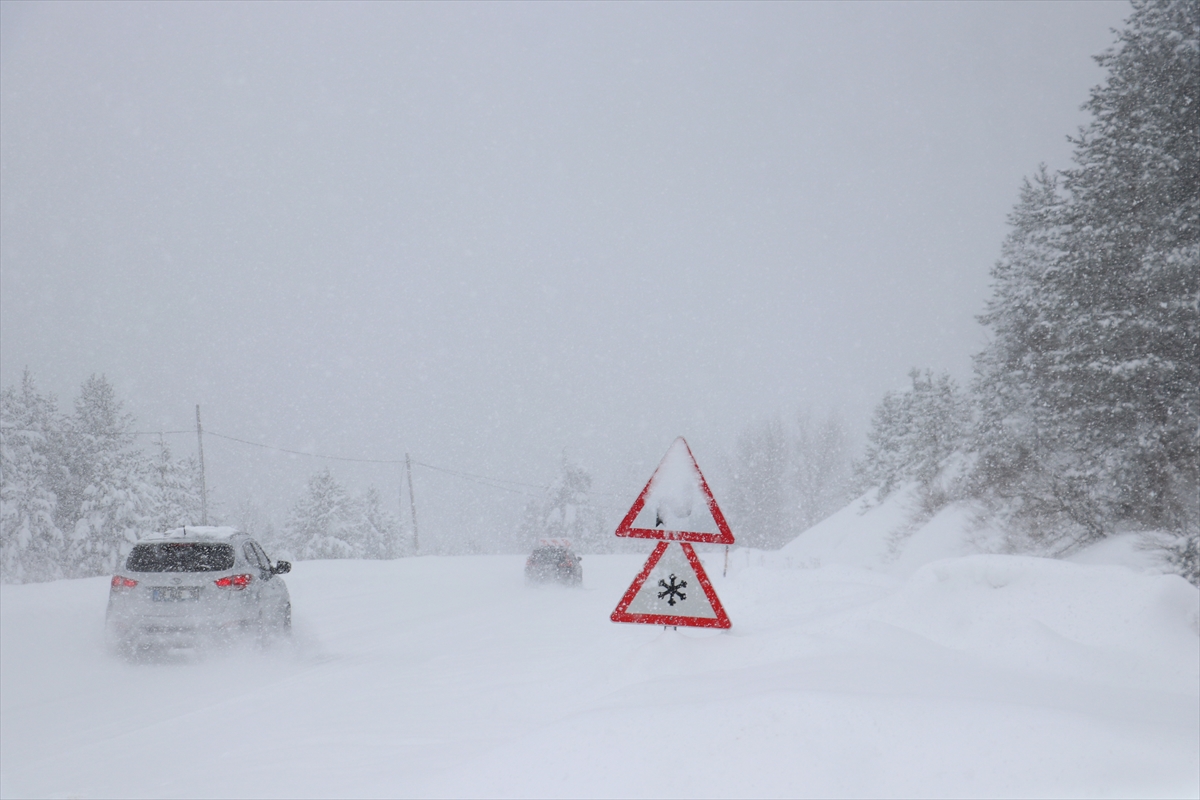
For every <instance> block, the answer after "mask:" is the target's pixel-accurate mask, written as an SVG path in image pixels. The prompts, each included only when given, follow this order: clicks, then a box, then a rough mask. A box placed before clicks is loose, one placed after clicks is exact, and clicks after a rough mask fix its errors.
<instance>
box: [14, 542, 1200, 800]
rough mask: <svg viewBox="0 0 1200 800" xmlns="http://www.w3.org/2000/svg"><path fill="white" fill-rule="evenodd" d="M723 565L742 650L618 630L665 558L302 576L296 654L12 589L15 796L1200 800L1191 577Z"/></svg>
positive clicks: (89, 588) (487, 560) (716, 564)
mask: <svg viewBox="0 0 1200 800" xmlns="http://www.w3.org/2000/svg"><path fill="white" fill-rule="evenodd" d="M830 538H831V539H832V538H833V537H830ZM652 546H653V543H651V542H647V543H646V550H647V553H648V552H649V550H650V549H651V547H652ZM721 557H722V554H721V553H720V552H718V551H713V552H711V553H709V554H708V555H707V556H706V563H707V567H708V571H709V573H710V575H711V576H712V578H713V583H714V586H715V588H716V590H717V592H718V593H719V594H720V596H721V599H722V601H723V602H724V604H725V606H726V608H727V609H728V611H729V614H730V616H731V618H732V620H733V626H734V627H733V629H732V631H730V632H728V633H716V632H710V631H683V630H680V631H664V630H663V629H662V628H657V627H650V626H636V625H616V624H613V623H611V622H609V621H608V614H609V612H611V611H612V609H613V608H614V607H615V606H616V603H617V601H618V600H619V598H620V597H621V595H622V593H623V592H624V590H625V588H626V587H627V586H628V584H629V582H630V581H631V580H632V579H633V577H634V575H635V574H636V573H637V571H638V569H639V567H640V566H641V563H642V560H643V559H644V556H636V555H635V556H629V555H611V556H588V557H585V559H584V562H583V563H584V586H583V588H582V589H578V590H571V589H564V588H560V587H544V588H530V587H527V586H526V585H525V584H524V580H523V577H522V563H523V559H522V558H521V557H510V556H472V557H459V558H451V557H442V558H434V557H429V558H414V559H405V560H400V561H391V562H364V561H349V560H345V561H326V562H301V563H299V564H297V565H296V566H295V569H294V571H293V573H292V574H291V575H289V576H288V577H287V581H288V583H289V586H290V587H291V590H292V596H293V603H294V607H295V624H296V634H295V637H294V641H293V642H292V644H291V645H290V646H284V647H279V648H276V649H274V650H270V651H267V652H257V651H253V650H251V651H249V652H240V651H234V652H222V651H217V652H211V653H204V654H201V657H199V658H191V659H183V660H178V661H173V660H164V661H163V662H161V663H149V664H129V663H125V662H124V661H121V660H119V659H116V658H114V657H111V656H109V655H108V654H107V653H106V652H105V651H104V648H103V645H102V639H101V635H100V630H101V626H102V623H103V615H104V599H105V594H106V591H107V582H106V581H105V580H104V579H89V580H79V581H58V582H54V583H46V584H30V585H24V586H3V587H0V750H2V751H3V754H4V757H3V759H2V760H0V795H3V796H5V797H47V796H74V797H104V796H123V797H186V796H212V797H234V796H237V797H245V796H251V797H254V796H263V797H272V796H295V797H330V796H360V797H380V796H445V797H472V796H488V797H502V796H522V797H550V796H553V797H564V796H670V797H680V796H696V797H730V796H737V797H744V796H762V797H772V796H788V797H808V796H822V797H861V796H873V797H904V796H921V797H944V796H958V797H970V796H974V797H979V796H999V795H1003V796H1013V797H1020V796H1047V795H1052V796H1128V795H1139V796H1146V795H1156V796H1191V797H1195V796H1196V795H1197V793H1198V792H1200V777H1198V776H1200V755H1198V754H1200V664H1198V661H1200V639H1198V634H1197V624H1198V623H1197V619H1198V615H1200V610H1198V606H1200V594H1198V593H1197V591H1196V589H1195V588H1194V587H1192V586H1190V585H1189V584H1187V583H1186V582H1184V581H1183V580H1182V579H1179V578H1177V577H1174V576H1161V575H1151V574H1140V573H1138V572H1135V571H1133V570H1129V569H1126V568H1119V567H1111V566H1096V565H1090V564H1078V563H1071V562H1066V561H1049V560H1045V559H1036V558H1020V557H1013V556H995V555H982V556H980V555H975V556H966V557H955V558H950V559H942V560H938V561H934V562H931V563H929V564H927V565H925V566H923V567H920V568H917V569H914V570H913V572H912V573H911V574H910V575H908V576H901V575H897V574H895V573H893V572H888V571H886V570H880V569H865V568H863V567H860V566H853V565H848V564H836V563H827V564H824V565H822V566H820V567H815V568H805V569H782V568H778V567H768V566H761V565H750V566H743V567H742V568H741V569H739V570H735V571H731V574H730V575H729V577H728V578H723V577H722V576H721V567H722V564H721Z"/></svg>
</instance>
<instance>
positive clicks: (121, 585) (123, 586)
mask: <svg viewBox="0 0 1200 800" xmlns="http://www.w3.org/2000/svg"><path fill="white" fill-rule="evenodd" d="M135 586H137V581H135V580H132V579H131V578H124V577H122V576H120V575H113V579H112V590H113V591H114V592H127V591H129V590H130V589H132V588H133V587H135Z"/></svg>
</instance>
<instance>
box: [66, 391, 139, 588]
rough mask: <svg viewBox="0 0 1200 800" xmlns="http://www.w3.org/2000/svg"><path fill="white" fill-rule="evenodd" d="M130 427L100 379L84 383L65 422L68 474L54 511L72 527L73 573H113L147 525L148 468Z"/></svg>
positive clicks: (130, 420) (70, 567) (130, 419)
mask: <svg viewBox="0 0 1200 800" xmlns="http://www.w3.org/2000/svg"><path fill="white" fill-rule="evenodd" d="M132 425H133V417H132V415H130V414H128V413H126V412H125V411H124V409H123V404H122V403H121V401H120V400H118V399H117V397H116V392H114V391H113V388H112V385H111V384H109V382H108V381H107V380H106V379H105V378H104V376H103V375H101V376H96V375H93V376H91V377H90V378H88V379H87V380H86V381H84V383H83V386H82V387H81V388H80V392H79V397H78V398H77V399H76V401H75V415H74V416H73V417H72V418H71V419H70V420H69V428H68V434H67V437H66V443H67V446H68V448H69V451H70V457H69V460H68V465H69V474H68V481H67V484H66V491H65V493H64V495H63V496H60V498H59V509H58V513H59V518H60V520H62V519H65V520H68V521H69V522H70V525H71V527H70V531H71V532H70V537H69V538H70V543H69V548H68V567H67V569H68V572H69V573H71V574H73V575H76V576H86V575H100V574H103V573H106V572H111V571H112V570H113V568H114V567H115V566H116V563H117V559H118V557H119V555H120V553H121V551H122V550H123V549H124V548H125V547H126V546H127V545H128V544H129V543H131V542H134V541H136V540H137V538H138V536H139V535H140V534H141V533H143V532H145V531H146V530H147V529H148V528H149V527H151V525H150V509H151V506H152V502H153V500H152V495H153V490H152V488H151V486H150V484H149V480H148V478H149V465H148V463H147V461H146V458H145V456H144V455H143V454H142V452H141V451H140V450H137V449H136V448H135V447H134V437H133V436H132V435H131V434H130V433H129V430H130V428H131V427H132Z"/></svg>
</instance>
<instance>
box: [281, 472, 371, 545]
mask: <svg viewBox="0 0 1200 800" xmlns="http://www.w3.org/2000/svg"><path fill="white" fill-rule="evenodd" d="M351 506H352V500H351V497H350V494H349V492H347V491H346V489H345V487H343V486H342V485H341V484H340V483H338V482H337V481H336V480H335V479H334V477H333V475H332V474H331V473H330V472H329V470H327V469H324V470H321V471H320V472H317V473H315V474H314V475H313V476H312V477H310V478H309V479H308V486H307V487H306V489H305V493H304V494H303V495H302V496H301V497H300V499H299V500H298V501H297V502H296V504H295V505H294V506H293V507H292V512H291V514H290V515H289V516H288V521H287V530H286V533H285V536H286V539H287V543H288V546H289V549H291V550H292V552H294V553H296V554H297V555H298V557H299V558H304V559H319V558H359V557H361V555H362V552H361V548H360V547H357V546H356V542H355V539H356V538H357V535H356V534H357V532H356V531H355V530H354V528H353V526H352V524H351V522H350V519H351V517H352V516H353V509H352V508H351Z"/></svg>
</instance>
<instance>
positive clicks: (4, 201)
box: [0, 2, 1128, 538]
mask: <svg viewBox="0 0 1200 800" xmlns="http://www.w3.org/2000/svg"><path fill="white" fill-rule="evenodd" d="M2 8H3V12H2V13H3V17H2V19H0V36H2V39H0V67H2V72H0V380H2V381H3V383H4V384H5V385H7V384H9V383H11V382H13V381H15V380H17V379H18V378H19V375H20V371H21V369H22V368H23V367H25V366H29V367H30V368H31V369H32V370H33V371H34V373H35V375H36V377H37V378H38V379H39V382H40V384H41V386H42V388H43V389H45V390H50V391H53V392H55V393H56V394H57V395H58V396H59V400H60V403H61V404H62V405H63V406H69V404H70V401H71V399H72V398H73V397H74V394H75V392H76V389H77V387H78V385H79V384H80V382H81V381H82V380H83V379H84V378H85V377H87V375H88V374H90V373H92V372H102V373H105V374H106V375H107V376H108V377H109V378H110V379H111V380H112V381H113V382H114V383H115V384H116V386H117V387H118V390H119V392H120V395H121V396H122V397H123V398H124V399H125V400H126V401H127V402H128V403H129V406H130V410H131V411H133V412H134V413H135V414H136V415H137V417H138V420H139V427H141V428H143V429H158V428H168V429H171V428H178V427H187V426H189V425H191V424H192V414H193V409H194V405H195V404H196V403H199V404H201V405H202V406H203V409H204V415H205V425H206V427H208V428H210V429H212V430H216V431H219V432H223V433H227V434H230V435H233V436H240V437H245V438H248V439H253V440H256V441H262V442H266V443H271V444H276V445H280V446H283V447H289V448H295V449H301V450H316V451H320V452H326V453H335V454H345V455H353V456H364V457H368V458H383V459H387V458H397V457H403V453H404V452H405V451H409V452H411V453H413V455H414V457H415V458H418V459H421V460H424V461H428V462H432V463H435V464H442V465H446V466H449V467H453V468H458V469H463V470H469V471H473V472H480V473H485V474H489V475H499V476H503V477H508V478H512V479H515V480H523V481H529V482H533V483H545V482H547V481H549V480H550V479H551V477H552V476H553V474H554V472H555V468H556V464H557V461H558V459H559V457H560V456H561V454H562V452H563V450H564V448H566V450H567V452H568V453H570V454H571V456H572V457H574V458H576V459H577V460H579V461H581V462H582V463H583V464H584V465H586V466H587V467H589V468H590V469H591V470H592V472H593V475H594V476H595V478H596V480H597V484H598V488H600V489H603V490H606V491H615V492H617V493H618V494H619V495H621V496H620V497H618V498H617V499H614V500H613V501H612V502H613V503H614V505H615V506H620V507H621V508H620V509H619V510H620V511H623V510H624V507H627V505H628V503H629V502H632V500H633V497H634V495H636V492H637V490H638V489H640V487H641V483H642V482H644V481H645V479H646V478H647V477H648V476H649V471H650V470H651V469H652V468H653V466H654V464H655V463H656V462H657V460H658V459H659V458H660V457H661V455H662V453H663V452H664V451H665V449H666V447H667V445H668V444H670V442H671V440H672V439H673V438H674V437H675V436H677V435H680V434H682V435H685V436H687V437H688V439H689V442H690V443H691V444H692V446H693V449H694V450H695V451H696V454H697V457H698V458H699V459H700V463H701V466H702V467H705V468H707V469H710V470H711V469H712V468H713V467H715V462H716V461H718V460H719V459H720V454H721V452H722V451H723V450H724V449H725V448H727V447H728V445H729V444H730V443H731V442H732V440H733V438H734V437H735V436H736V434H737V432H738V431H739V430H740V429H741V428H742V426H743V425H745V424H746V423H748V422H750V421H752V420H754V419H756V418H761V417H763V416H766V415H771V414H777V413H778V414H783V415H785V416H791V415H792V414H794V413H795V411H796V410H797V409H798V408H800V407H803V406H806V405H807V406H813V407H815V408H817V409H821V410H824V409H829V408H834V407H836V408H840V409H841V410H842V411H843V413H844V415H845V417H846V418H847V420H848V421H849V422H850V423H851V424H852V425H853V426H855V427H856V428H858V429H861V428H862V427H864V426H865V423H866V420H867V418H868V416H869V413H870V410H871V408H872V406H873V405H874V404H875V403H876V402H877V401H878V400H879V398H880V397H881V396H882V394H883V393H884V392H885V391H886V390H888V389H891V388H897V387H900V386H902V385H904V383H905V380H906V379H905V373H906V372H907V370H908V369H909V367H911V366H913V365H917V366H922V367H924V366H928V367H932V368H934V369H948V370H950V371H951V372H952V373H953V374H954V375H956V376H957V377H958V378H959V379H960V381H963V382H965V381H966V380H968V379H969V374H970V355H971V353H973V352H975V351H976V350H978V349H979V348H980V346H981V344H982V343H983V341H984V331H983V329H982V328H981V327H980V326H978V324H977V323H976V322H975V321H974V315H975V314H977V313H978V312H979V311H980V310H981V308H982V304H983V301H984V299H985V297H986V294H987V282H988V278H987V271H988V268H989V266H990V265H991V263H992V262H993V261H994V260H995V258H996V256H997V255H998V253H999V246H1000V242H1001V239H1002V237H1003V235H1004V232H1005V227H1004V217H1005V214H1006V213H1007V212H1008V210H1009V208H1010V207H1011V205H1012V203H1013V201H1014V200H1015V198H1016V195H1017V190H1018V187H1019V183H1020V181H1021V178H1022V177H1023V176H1024V175H1028V174H1030V173H1031V172H1032V171H1033V170H1034V169H1035V168H1036V166H1037V164H1038V163H1039V162H1040V161H1045V162H1047V163H1049V164H1050V166H1052V167H1063V166H1066V165H1067V164H1068V158H1069V153H1070V145H1069V143H1067V141H1066V139H1065V136H1066V135H1067V134H1070V133H1072V132H1074V130H1075V129H1076V127H1077V126H1078V125H1079V124H1081V123H1083V122H1084V121H1085V119H1086V116H1085V115H1084V113H1083V112H1082V111H1080V110H1079V106H1080V104H1081V103H1082V102H1083V101H1084V100H1085V99H1086V97H1087V90H1088V88H1089V87H1090V86H1092V85H1093V84H1095V83H1098V82H1099V81H1100V80H1101V77H1102V74H1101V71H1100V70H1099V68H1098V67H1096V65H1095V64H1094V62H1093V61H1092V60H1091V58H1090V57H1091V56H1092V55H1094V54H1096V53H1098V52H1100V51H1101V50H1103V49H1104V48H1105V47H1107V46H1108V45H1109V44H1110V43H1111V41H1112V34H1111V33H1110V30H1109V29H1110V28H1112V27H1116V26H1119V25H1120V23H1121V20H1122V19H1123V17H1124V16H1125V15H1126V14H1127V13H1128V6H1127V5H1126V4H1124V3H1065V2H1063V3H991V4H983V3H963V4H950V3H928V4H905V3H885V4H866V3H854V4H851V3H843V4H837V3H835V4H818V3H794V4H782V3H773V4H763V5H755V4H749V3H739V4H732V5H718V4H703V5H700V4H697V5H685V4H666V3H660V4H632V3H625V4H616V3H612V4H602V5H589V4H565V3H563V4H546V3H542V4H530V5H523V4H513V5H501V4H481V5H473V4H444V5H417V4H411V3H405V4H400V3H394V4H382V3H369V4H357V5H356V4H351V3H338V4H325V5H320V4H313V3H308V4H297V5H287V4H282V3H273V4H262V5H250V4H217V3H198V4H181V3H171V4H168V3H156V4H149V3H144V4H136V5H125V4H111V3H110V4H105V3H83V4H73V3H45V4H24V3H13V2H4V3H3V4H2ZM172 442H173V444H174V445H175V447H176V448H177V451H178V452H180V453H186V452H190V451H191V449H193V448H194V437H186V436H184V437H175V438H174V439H173V440H172ZM206 456H207V457H208V461H209V465H210V486H212V487H213V488H214V490H215V493H216V495H217V496H218V497H219V498H220V499H221V500H223V501H224V502H225V503H226V504H228V505H232V504H233V503H234V502H236V501H237V500H238V499H240V498H241V497H243V496H252V497H254V498H255V499H256V501H257V502H260V503H261V504H262V505H264V506H265V507H268V508H274V509H282V508H283V507H285V506H286V505H287V504H289V503H290V502H291V501H292V499H293V498H294V496H295V495H296V494H298V492H299V491H300V488H301V486H302V482H303V480H304V477H305V476H306V475H307V474H308V473H309V471H311V470H312V469H313V468H315V467H317V466H320V463H319V462H318V463H314V462H311V461H308V460H305V459H290V458H283V457H279V456H274V455H270V454H268V453H266V452H265V451H250V450H248V449H247V448H244V447H241V446H238V445H234V444H232V443H224V444H218V443H214V444H213V445H212V447H211V448H208V447H207V446H206ZM710 464H711V465H712V466H709V465H710ZM331 466H332V468H333V470H334V472H335V474H337V475H339V477H342V478H343V479H345V480H347V481H349V482H351V483H354V484H356V485H358V484H365V483H366V482H374V483H377V484H379V486H380V488H381V490H382V491H384V493H385V496H392V497H394V492H395V484H396V478H397V472H396V471H395V470H393V469H390V468H378V467H362V468H351V467H348V466H344V465H337V464H333V465H331ZM714 488H717V487H716V486H714ZM417 494H418V501H419V503H421V510H420V512H419V513H421V514H422V522H423V523H424V524H425V525H426V526H428V529H429V530H430V532H431V533H432V534H435V535H438V536H442V537H450V538H453V537H463V536H482V535H487V531H489V530H492V529H494V528H495V526H497V525H505V524H511V523H513V522H514V519H513V516H512V515H513V514H514V513H516V510H517V509H519V508H520V504H521V503H522V502H523V501H524V498H523V497H521V496H519V495H511V494H504V493H500V492H496V491H493V490H490V489H484V488H482V487H479V486H477V485H473V484H468V483H462V482H458V481H455V480H453V479H449V478H445V477H441V476H437V475H435V474H434V473H430V472H428V471H420V472H419V474H418V487H417ZM626 494H627V495H628V498H627V499H626V498H625V496H624V495H626ZM718 499H720V497H719V495H718Z"/></svg>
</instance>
